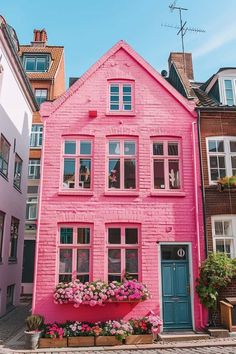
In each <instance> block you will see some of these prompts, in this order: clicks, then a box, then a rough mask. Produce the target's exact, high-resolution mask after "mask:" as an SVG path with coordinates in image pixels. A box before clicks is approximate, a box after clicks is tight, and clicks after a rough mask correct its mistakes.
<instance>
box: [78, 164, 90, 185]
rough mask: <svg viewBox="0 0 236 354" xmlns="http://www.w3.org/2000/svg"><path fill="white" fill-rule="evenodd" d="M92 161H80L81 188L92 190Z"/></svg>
mask: <svg viewBox="0 0 236 354" xmlns="http://www.w3.org/2000/svg"><path fill="white" fill-rule="evenodd" d="M90 173H91V160H90V159H87V160H85V159H80V169H79V187H80V188H90V182H91V179H90Z"/></svg>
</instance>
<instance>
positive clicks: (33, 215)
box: [26, 197, 38, 220]
mask: <svg viewBox="0 0 236 354" xmlns="http://www.w3.org/2000/svg"><path fill="white" fill-rule="evenodd" d="M37 209H38V198H37V197H29V198H28V199H27V202H26V219H27V220H36V219H37Z"/></svg>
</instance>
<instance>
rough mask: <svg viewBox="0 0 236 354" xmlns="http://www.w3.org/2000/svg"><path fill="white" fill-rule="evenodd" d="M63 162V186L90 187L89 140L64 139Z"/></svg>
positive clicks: (90, 144)
mask: <svg viewBox="0 0 236 354" xmlns="http://www.w3.org/2000/svg"><path fill="white" fill-rule="evenodd" d="M63 163H64V168H63V188H66V189H68V188H71V189H91V187H92V185H91V176H92V141H91V140H82V139H80V140H66V141H65V142H64V151H63ZM77 171H78V172H77Z"/></svg>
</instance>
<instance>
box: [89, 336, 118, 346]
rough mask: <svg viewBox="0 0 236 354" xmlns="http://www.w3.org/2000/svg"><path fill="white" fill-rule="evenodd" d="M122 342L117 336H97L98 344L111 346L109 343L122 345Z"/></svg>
mask: <svg viewBox="0 0 236 354" xmlns="http://www.w3.org/2000/svg"><path fill="white" fill-rule="evenodd" d="M121 344H122V342H120V341H119V340H118V339H117V338H116V337H115V336H98V337H95V345H96V346H104V347H105V346H109V345H121Z"/></svg>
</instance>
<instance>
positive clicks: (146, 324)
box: [125, 311, 162, 344]
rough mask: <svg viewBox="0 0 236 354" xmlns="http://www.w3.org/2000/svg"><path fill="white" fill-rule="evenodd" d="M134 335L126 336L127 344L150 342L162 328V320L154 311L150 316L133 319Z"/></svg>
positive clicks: (131, 321)
mask: <svg viewBox="0 0 236 354" xmlns="http://www.w3.org/2000/svg"><path fill="white" fill-rule="evenodd" d="M129 322H130V325H131V326H132V328H133V333H132V335H130V336H128V337H126V339H125V344H150V343H152V342H153V339H154V337H155V336H156V335H157V333H158V332H159V330H160V326H161V324H162V321H161V319H160V317H159V316H157V315H156V314H155V313H154V312H153V311H151V312H150V314H149V316H146V317H143V318H140V319H131V320H130V321H129Z"/></svg>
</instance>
